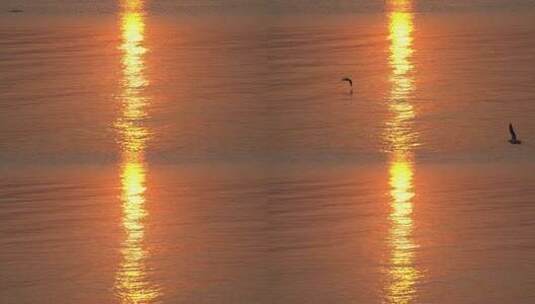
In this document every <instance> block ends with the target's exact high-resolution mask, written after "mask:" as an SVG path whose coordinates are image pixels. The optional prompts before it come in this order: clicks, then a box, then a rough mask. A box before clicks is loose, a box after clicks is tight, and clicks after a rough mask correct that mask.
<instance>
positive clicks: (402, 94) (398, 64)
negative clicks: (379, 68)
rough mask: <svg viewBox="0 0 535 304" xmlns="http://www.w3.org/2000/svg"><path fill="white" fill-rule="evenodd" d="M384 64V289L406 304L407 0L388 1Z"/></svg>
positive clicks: (411, 284) (409, 297) (409, 287)
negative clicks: (387, 209) (387, 200)
mask: <svg viewBox="0 0 535 304" xmlns="http://www.w3.org/2000/svg"><path fill="white" fill-rule="evenodd" d="M388 4H389V5H388V6H389V10H388V22H389V24H388V27H389V42H390V49H389V62H390V66H391V74H390V82H391V86H392V87H391V91H390V98H389V100H388V105H389V109H390V113H391V118H390V119H389V120H388V121H387V126H386V134H385V141H386V142H387V145H388V153H389V154H390V164H389V185H390V198H391V201H390V213H389V222H390V230H389V238H388V244H389V247H390V258H389V259H390V260H389V269H388V280H387V282H388V283H387V284H388V286H387V287H386V303H396V304H408V303H414V302H415V301H414V300H415V285H416V283H417V281H418V279H419V278H420V276H421V275H420V272H419V271H418V269H417V268H416V266H415V261H414V249H415V248H416V247H417V244H416V243H415V242H414V240H413V236H412V233H413V226H414V223H413V208H414V206H413V197H414V195H415V190H414V187H413V175H414V162H413V151H412V150H413V148H414V146H415V145H416V144H417V134H416V132H415V131H414V130H413V126H412V122H413V119H414V118H415V115H416V113H415V111H414V108H413V106H412V104H411V96H412V92H413V91H414V89H415V88H414V78H413V73H414V65H413V63H412V54H413V52H414V49H413V30H414V25H413V13H412V12H411V6H412V3H411V0H391V1H389V2H388Z"/></svg>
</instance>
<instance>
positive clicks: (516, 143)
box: [509, 123, 522, 145]
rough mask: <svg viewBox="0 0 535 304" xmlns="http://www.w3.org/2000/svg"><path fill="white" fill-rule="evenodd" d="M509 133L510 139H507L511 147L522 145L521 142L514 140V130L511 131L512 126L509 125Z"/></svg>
mask: <svg viewBox="0 0 535 304" xmlns="http://www.w3.org/2000/svg"><path fill="white" fill-rule="evenodd" d="M509 133H511V139H509V142H510V143H511V144H513V145H520V144H521V143H522V141H521V140H519V139H516V133H515V129H513V125H512V124H511V123H510V124H509Z"/></svg>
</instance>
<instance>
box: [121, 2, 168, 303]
mask: <svg viewBox="0 0 535 304" xmlns="http://www.w3.org/2000/svg"><path fill="white" fill-rule="evenodd" d="M121 8H122V12H121V18H120V23H121V24H120V27H121V35H122V37H121V38H122V39H121V41H122V44H121V46H120V49H121V51H122V67H123V80H122V93H121V95H120V96H121V99H120V101H121V103H122V114H121V116H120V117H119V118H118V120H117V121H116V124H115V126H116V129H117V130H118V133H119V143H120V146H121V152H122V166H121V188H122V189H121V201H122V211H123V214H122V225H123V229H124V231H125V234H126V238H125V240H124V241H123V243H122V247H121V253H122V261H121V264H120V266H119V269H118V271H117V274H116V283H115V288H116V290H117V295H118V297H119V299H120V301H121V303H153V302H155V301H156V299H157V298H158V296H159V295H160V291H159V289H158V287H157V286H156V285H155V284H154V283H152V282H151V281H150V280H149V278H148V275H147V266H146V259H147V257H148V254H149V253H148V251H147V249H146V248H145V246H144V233H145V226H144V221H145V219H146V217H147V215H148V214H147V211H146V208H145V204H146V198H145V191H146V170H147V169H146V164H145V162H144V151H145V148H146V142H147V140H148V137H149V134H150V133H149V130H148V129H147V128H146V127H145V126H144V125H143V119H144V118H145V117H146V116H147V112H146V106H147V103H148V102H149V99H148V97H147V96H145V95H144V88H145V87H146V85H147V84H148V80H147V79H146V78H145V75H144V73H143V70H144V68H145V64H144V59H143V56H144V54H145V53H146V51H147V50H146V47H145V46H144V30H145V21H144V12H143V1H141V0H126V1H123V2H122V3H121Z"/></svg>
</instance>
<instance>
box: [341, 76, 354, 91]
mask: <svg viewBox="0 0 535 304" xmlns="http://www.w3.org/2000/svg"><path fill="white" fill-rule="evenodd" d="M342 81H347V82H348V83H349V85H350V86H351V91H350V92H349V94H351V95H353V80H351V78H349V77H344V78H342Z"/></svg>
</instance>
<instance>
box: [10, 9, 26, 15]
mask: <svg viewBox="0 0 535 304" xmlns="http://www.w3.org/2000/svg"><path fill="white" fill-rule="evenodd" d="M9 12H10V13H13V14H17V13H22V12H24V11H23V10H21V9H10V10H9Z"/></svg>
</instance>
